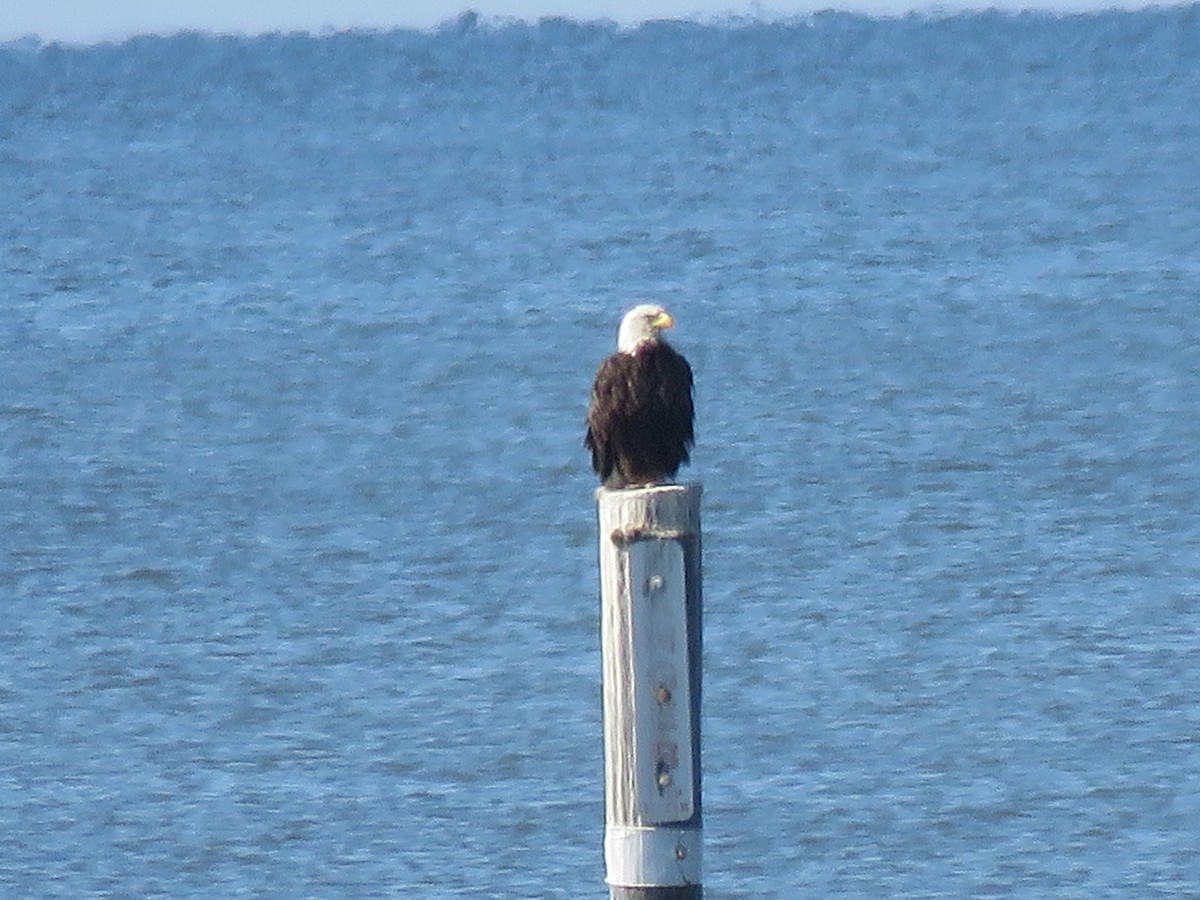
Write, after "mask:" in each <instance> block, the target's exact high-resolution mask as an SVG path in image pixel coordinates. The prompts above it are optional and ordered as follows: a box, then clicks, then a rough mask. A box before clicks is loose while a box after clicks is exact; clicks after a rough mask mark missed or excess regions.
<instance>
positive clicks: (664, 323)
mask: <svg viewBox="0 0 1200 900" xmlns="http://www.w3.org/2000/svg"><path fill="white" fill-rule="evenodd" d="M651 324H652V325H653V326H654V327H655V328H674V327H675V320H674V319H673V318H671V314H670V313H669V312H664V313H663V314H662V315H660V316H659V317H658V318H657V319H655V320H654V321H653V322H652V323H651Z"/></svg>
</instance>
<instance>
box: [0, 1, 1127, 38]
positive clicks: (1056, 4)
mask: <svg viewBox="0 0 1200 900" xmlns="http://www.w3.org/2000/svg"><path fill="white" fill-rule="evenodd" d="M1145 5H1148V4H1147V3H1146V2H1144V0H769V2H752V0H0V41H6V40H13V39H14V38H20V37H24V36H26V35H37V36H39V37H41V38H42V39H44V40H60V41H71V42H79V41H82V42H93V41H100V40H113V39H120V38H124V37H128V36H129V35H131V34H141V33H158V34H164V33H172V32H175V31H180V30H183V29H200V30H203V31H221V32H234V33H249V34H256V33H260V32H264V31H294V30H302V31H314V32H321V31H326V30H331V29H343V28H352V27H375V28H389V27H396V26H402V27H410V28H431V27H434V26H436V25H437V24H439V23H440V22H444V21H446V20H447V19H451V18H453V17H455V16H457V15H458V14H459V13H461V12H462V11H463V10H464V9H474V10H477V11H478V12H480V13H481V14H483V15H484V16H487V17H511V18H519V19H526V20H536V19H538V18H540V17H542V16H548V15H561V16H570V17H571V18H575V19H612V20H614V21H617V22H620V23H622V24H633V23H636V22H640V21H644V20H646V19H651V18H673V17H681V16H683V17H689V18H700V19H704V18H711V17H714V16H718V17H719V16H727V15H731V14H732V15H758V16H763V17H766V18H779V17H786V16H793V15H800V14H804V13H809V12H813V11H814V10H819V9H829V8H835V9H846V10H855V11H862V12H871V13H880V14H898V13H903V12H907V11H909V10H913V9H917V10H928V9H934V8H939V9H946V10H956V9H962V8H968V7H973V6H980V7H996V8H1001V9H1022V8H1036V9H1056V10H1062V11H1074V10H1080V9H1096V8H1110V7H1114V6H1116V7H1123V8H1135V7H1141V6H1145Z"/></svg>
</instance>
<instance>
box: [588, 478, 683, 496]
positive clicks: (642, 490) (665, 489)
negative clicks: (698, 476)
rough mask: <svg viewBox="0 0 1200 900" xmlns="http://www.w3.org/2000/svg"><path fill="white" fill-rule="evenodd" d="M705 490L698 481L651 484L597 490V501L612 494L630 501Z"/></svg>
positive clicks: (599, 488)
mask: <svg viewBox="0 0 1200 900" xmlns="http://www.w3.org/2000/svg"><path fill="white" fill-rule="evenodd" d="M703 490H704V486H703V485H702V484H701V483H700V482H698V481H688V482H684V483H683V484H651V485H647V486H645V487H626V488H608V487H603V486H601V487H598V488H596V499H597V500H599V499H600V498H601V497H606V496H608V495H610V494H616V495H620V496H621V497H628V498H630V499H633V498H637V497H648V496H650V495H652V494H688V493H691V492H693V491H695V492H697V493H699V492H702V491H703Z"/></svg>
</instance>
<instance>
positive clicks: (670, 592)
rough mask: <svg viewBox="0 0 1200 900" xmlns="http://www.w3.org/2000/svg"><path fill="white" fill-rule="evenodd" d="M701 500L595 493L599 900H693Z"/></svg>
mask: <svg viewBox="0 0 1200 900" xmlns="http://www.w3.org/2000/svg"><path fill="white" fill-rule="evenodd" d="M700 495H701V487H700V485H698V484H687V485H661V486H654V487H647V488H626V489H622V490H609V489H607V488H600V489H599V490H598V491H597V492H596V501H597V504H598V506H599V516H600V584H601V588H600V594H601V598H600V638H601V660H602V665H603V680H604V777H605V790H604V797H605V803H604V807H605V828H604V863H605V870H606V878H605V880H606V881H607V882H608V885H609V891H610V900H699V898H701V897H702V896H703V888H702V877H701V875H702V873H701V855H702V854H701V851H702V816H701V804H700V793H701V792H700V682H701V677H700V676H701V672H700V657H701V622H702V616H701V566H700Z"/></svg>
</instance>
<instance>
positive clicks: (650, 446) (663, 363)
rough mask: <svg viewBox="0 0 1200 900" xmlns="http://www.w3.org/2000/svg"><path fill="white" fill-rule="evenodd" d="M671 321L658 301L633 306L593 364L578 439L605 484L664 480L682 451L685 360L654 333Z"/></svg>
mask: <svg viewBox="0 0 1200 900" xmlns="http://www.w3.org/2000/svg"><path fill="white" fill-rule="evenodd" d="M674 324H675V320H674V319H673V318H671V314H670V313H669V312H667V311H666V310H665V309H663V308H662V307H661V306H651V305H643V306H636V307H634V308H633V309H631V310H630V311H629V312H628V313H626V315H625V318H624V319H622V320H621V327H620V329H619V331H618V332H617V352H616V353H614V354H613V355H612V356H610V357H609V358H608V359H606V360H605V361H604V362H603V363H601V365H600V369H599V371H597V372H596V381H595V383H594V384H593V385H592V400H591V406H590V407H589V409H588V417H587V436H586V437H585V438H584V441H583V443H584V446H585V447H587V449H588V450H590V451H591V452H592V468H593V469H595V470H596V474H597V475H599V476H600V481H601V483H602V484H603V485H604V486H605V487H610V488H619V487H629V486H632V485H645V484H656V483H658V482H662V481H666V480H669V479H671V478H673V477H674V476H675V473H676V472H678V471H679V467H680V465H682V464H683V463H686V462H687V461H688V459H689V457H688V451H689V450H690V449H691V447H692V444H693V442H694V439H693V435H692V422H693V416H694V413H693V406H692V367H691V366H689V365H688V361H687V360H686V359H684V358H683V357H682V356H681V355H680V354H679V353H676V352H675V350H673V349H672V348H671V346H670V345H669V344H668V343H667V342H666V341H664V340H663V339H662V335H661V332H662V330H663V329H664V328H670V327H672V326H673V325H674Z"/></svg>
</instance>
